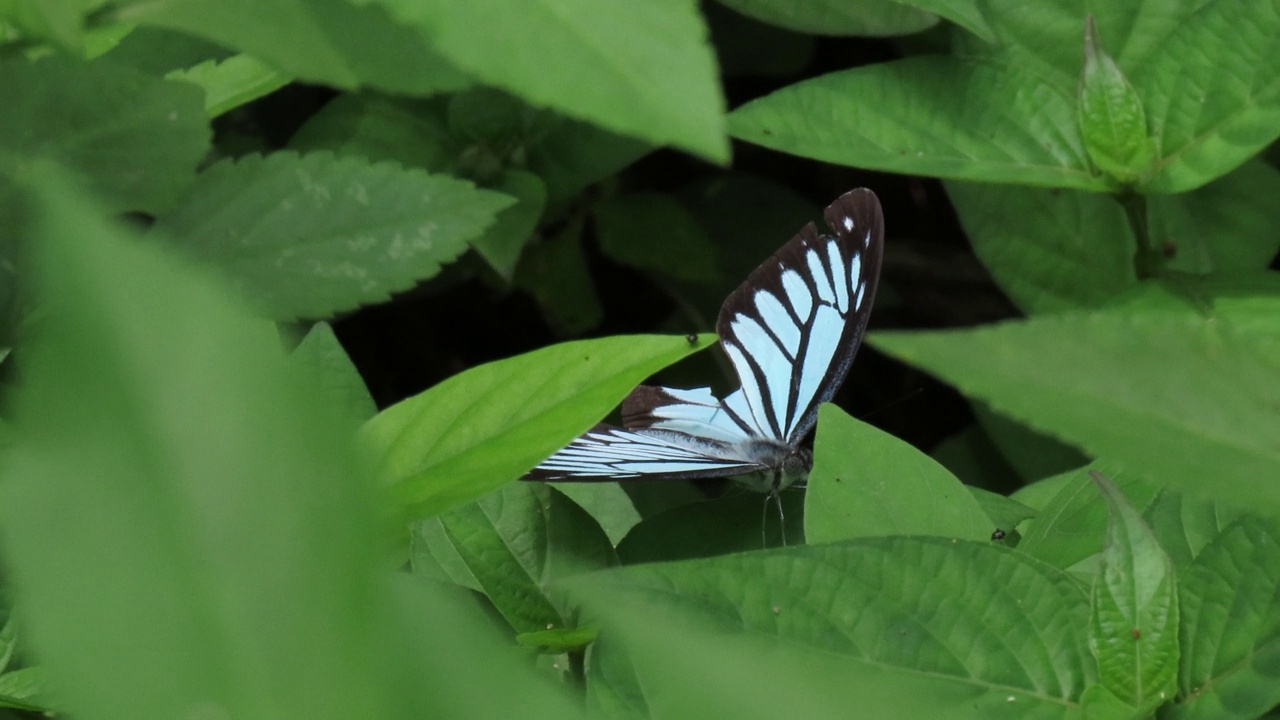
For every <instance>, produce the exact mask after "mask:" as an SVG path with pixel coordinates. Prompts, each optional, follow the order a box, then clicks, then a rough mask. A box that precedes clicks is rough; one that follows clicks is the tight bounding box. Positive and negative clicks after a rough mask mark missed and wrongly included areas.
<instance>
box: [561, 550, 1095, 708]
mask: <svg viewBox="0 0 1280 720" xmlns="http://www.w3.org/2000/svg"><path fill="white" fill-rule="evenodd" d="M565 587H566V589H567V590H568V591H569V592H570V593H571V594H572V595H573V596H574V597H575V598H580V599H582V600H583V601H584V603H585V606H586V612H587V613H588V614H589V615H590V616H593V617H595V616H598V617H600V618H601V630H600V637H601V640H602V643H601V644H599V645H597V646H596V647H595V648H593V655H592V657H593V662H599V663H601V664H603V665H605V666H607V667H610V668H612V669H613V670H614V671H615V673H618V672H619V671H621V670H622V668H625V667H626V665H630V666H631V667H630V670H631V673H632V675H633V676H634V677H636V678H638V679H639V682H638V683H635V684H633V685H631V688H630V689H629V690H627V689H624V690H623V695H622V697H624V698H629V700H624V702H627V703H629V704H631V705H632V706H633V707H634V705H635V703H636V702H640V703H643V704H644V705H647V706H648V708H649V710H650V712H651V714H652V715H653V716H657V717H668V716H680V717H698V716H704V717H705V716H706V713H707V712H709V711H714V710H719V711H721V712H726V713H730V714H733V715H735V716H744V717H789V716H793V715H792V713H795V715H794V716H796V717H842V716H845V715H847V713H848V708H850V707H855V706H856V707H859V708H862V709H863V711H864V712H865V713H866V714H867V715H868V716H871V717H877V718H882V717H883V718H899V717H903V718H906V717H912V718H920V717H942V716H946V717H965V718H968V717H973V718H980V717H991V716H993V715H999V716H1000V717H1041V718H1049V717H1061V718H1066V717H1072V716H1073V715H1074V714H1075V713H1078V712H1079V708H1078V706H1077V705H1076V702H1077V699H1078V698H1079V695H1080V693H1081V692H1082V691H1083V689H1084V686H1085V684H1086V682H1088V680H1089V677H1090V675H1091V673H1090V670H1089V668H1088V666H1087V664H1086V663H1087V662H1088V658H1087V655H1086V654H1087V650H1086V649H1085V644H1084V638H1083V628H1084V625H1085V623H1086V618H1087V612H1088V611H1087V606H1086V602H1085V599H1084V595H1083V593H1082V592H1081V591H1080V590H1079V589H1078V588H1077V587H1076V586H1075V584H1074V583H1073V582H1072V581H1071V580H1069V579H1068V578H1066V577H1065V576H1064V575H1062V574H1061V573H1059V572H1057V571H1055V570H1053V569H1052V568H1049V567H1048V566H1045V565H1043V564H1040V563H1038V562H1034V561H1029V560H1028V559H1026V558H1025V557H1022V556H1019V555H1018V554H1017V553H1015V552H1012V551H1009V550H1006V549H1004V548H999V547H994V546H991V545H990V544H989V543H985V542H984V543H970V542H965V541H951V540H945V539H941V538H866V539H861V540H856V541H847V542H841V543H834V544H828V545H813V546H806V547H789V548H783V549H778V550H771V551H765V552H754V553H741V554H736V555H730V556H726V557H719V558H712V559H707V560H691V561H685V562H679V563H660V564H650V565H642V566H636V567H630V568H623V569H620V570H609V571H606V572H604V573H597V574H593V575H588V576H583V577H581V578H576V579H574V580H572V581H569V582H567V583H565ZM606 643H608V644H606ZM619 647H621V648H622V650H624V651H625V652H626V653H627V656H626V657H625V658H623V659H622V660H623V665H622V666H621V667H619V665H618V664H617V663H616V662H615V661H616V660H617V659H618V658H617V657H616V654H617V653H618V652H619ZM610 655H613V657H609V656H610ZM625 675H626V673H625V672H621V673H619V674H617V675H615V677H619V678H620V680H625ZM761 678H768V682H762V680H761ZM620 687H622V686H620ZM713 714H714V712H713Z"/></svg>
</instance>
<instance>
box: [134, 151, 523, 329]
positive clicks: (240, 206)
mask: <svg viewBox="0 0 1280 720" xmlns="http://www.w3.org/2000/svg"><path fill="white" fill-rule="evenodd" d="M510 204H511V200H510V199H508V198H507V197H506V196H504V195H499V194H497V193H493V192H490V191H487V190H479V189H477V188H475V187H474V186H472V185H471V184H470V183H468V182H465V181H462V180H456V179H454V178H450V177H446V176H442V175H429V174H427V173H425V172H423V171H421V170H406V169H404V168H401V167H399V166H396V165H393V164H391V163H378V164H370V163H368V162H366V161H364V160H361V159H358V158H339V157H336V156H334V155H333V154H331V153H314V154H311V155H307V156H298V155H295V154H293V153H288V152H281V153H274V154H272V155H270V156H268V157H266V158H263V157H259V156H256V155H254V156H248V157H245V158H242V159H240V160H239V161H238V162H232V161H224V162H221V163H218V164H217V165H214V166H213V167H211V168H209V169H208V170H206V171H205V172H203V173H201V175H200V178H199V180H198V181H197V183H196V186H195V188H194V189H193V190H192V192H191V194H190V195H189V196H188V198H187V200H186V202H185V203H183V204H182V205H181V206H180V207H178V208H177V209H175V210H174V211H173V212H171V213H169V214H167V215H165V216H163V217H161V218H160V220H159V221H158V222H157V223H156V225H155V226H154V228H153V229H152V231H153V232H154V233H155V234H157V235H160V236H163V237H166V238H168V239H170V240H172V241H173V242H175V243H176V244H178V245H180V246H181V247H182V248H183V249H185V250H187V251H188V252H189V253H190V254H191V255H193V256H195V257H198V258H200V259H202V260H204V261H205V262H207V263H209V264H211V265H213V266H214V267H217V268H218V269H219V270H221V271H222V272H224V273H225V274H226V275H227V276H228V277H230V278H231V280H232V281H233V282H234V283H235V285H236V286H237V288H238V289H239V290H240V291H241V292H243V293H244V294H245V295H246V296H248V297H249V298H250V299H251V300H252V301H253V302H254V303H255V304H256V305H257V306H258V307H259V308H260V309H261V310H262V311H263V312H264V313H265V314H266V315H268V316H269V317H271V318H273V319H277V320H289V319H294V318H322V317H328V316H330V315H333V314H335V313H338V312H342V311H344V310H351V309H353V308H356V307H359V306H360V305H365V304H370V303H375V302H380V301H383V300H386V299H388V298H390V297H391V294H392V293H394V292H397V291H400V290H406V289H408V288H410V287H412V286H413V284H414V283H416V282H418V281H421V280H425V279H427V278H430V277H432V276H434V275H435V274H436V273H438V272H439V271H440V267H441V265H442V264H444V263H447V262H449V261H451V260H453V259H455V258H456V257H458V256H459V255H461V254H462V253H463V252H464V251H465V250H466V244H467V242H468V241H470V240H472V239H473V238H475V237H477V236H479V235H480V234H481V233H482V232H483V231H484V229H485V228H486V227H487V226H488V225H489V224H491V223H492V222H493V217H494V215H495V214H496V213H497V212H498V211H499V210H501V209H503V208H505V207H507V206H508V205H510Z"/></svg>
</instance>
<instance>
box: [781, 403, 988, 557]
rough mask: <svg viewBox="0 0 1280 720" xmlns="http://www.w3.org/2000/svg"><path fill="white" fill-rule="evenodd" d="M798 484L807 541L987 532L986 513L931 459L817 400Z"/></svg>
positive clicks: (982, 535) (969, 536) (980, 535)
mask: <svg viewBox="0 0 1280 720" xmlns="http://www.w3.org/2000/svg"><path fill="white" fill-rule="evenodd" d="M813 450H814V463H813V472H812V473H810V474H809V485H808V488H807V489H806V491H805V508H804V514H805V525H804V532H805V537H806V538H807V539H808V540H809V542H811V543H818V542H829V541H832V540H845V539H848V538H856V537H875V536H879V535H937V536H940V537H948V538H960V539H963V540H987V539H989V538H990V537H991V530H992V526H991V519H990V518H989V517H987V514H986V513H985V512H983V511H982V508H981V506H979V505H978V501H977V500H975V499H974V497H973V495H972V494H970V493H969V491H968V490H966V489H965V487H964V485H962V484H961V483H960V481H959V480H957V479H956V478H955V476H954V475H952V474H951V473H949V472H947V470H946V468H944V467H942V466H941V465H939V464H938V463H936V462H934V460H933V459H932V458H930V457H929V456H928V455H925V454H924V453H921V452H920V451H919V450H916V449H915V448H913V447H911V446H910V445H908V444H907V443H906V442H904V441H902V440H899V439H898V438H895V437H893V436H892V435H889V434H887V433H884V432H882V431H880V430H877V429H876V428H874V427H872V426H871V425H868V424H866V423H863V422H859V421H857V420H854V419H853V418H851V417H849V416H848V415H847V414H845V412H844V411H842V410H840V408H838V407H836V406H834V405H831V404H829V403H828V404H824V405H823V406H822V408H821V409H820V410H819V411H818V436H817V439H816V440H815V441H814V448H813Z"/></svg>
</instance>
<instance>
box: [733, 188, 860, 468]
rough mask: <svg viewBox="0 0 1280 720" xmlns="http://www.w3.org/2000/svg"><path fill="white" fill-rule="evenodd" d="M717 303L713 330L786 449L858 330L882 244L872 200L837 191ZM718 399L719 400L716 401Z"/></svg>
mask: <svg viewBox="0 0 1280 720" xmlns="http://www.w3.org/2000/svg"><path fill="white" fill-rule="evenodd" d="M823 215H824V218H825V219H826V221H827V224H828V225H829V226H830V227H831V230H832V231H833V233H834V234H831V235H819V234H818V232H817V230H816V228H815V227H814V226H813V225H812V224H810V225H807V226H805V227H804V228H802V229H801V230H800V233H799V234H798V235H796V236H795V237H794V238H792V239H791V241H790V242H788V243H787V244H786V245H784V246H783V247H782V249H780V250H778V252H776V253H774V255H773V257H771V258H769V260H767V261H765V262H764V264H762V265H761V266H760V267H758V268H756V270H755V271H753V272H752V273H751V275H750V276H749V277H748V278H747V281H746V282H744V283H743V284H742V285H741V286H739V287H738V289H737V290H734V291H733V293H732V294H731V295H729V297H728V298H727V299H726V300H725V302H724V305H723V306H722V307H721V309H720V317H719V319H718V321H717V324H716V330H717V332H719V334H720V342H721V345H722V346H723V347H724V349H725V353H726V354H728V356H729V359H730V361H731V362H732V363H733V366H734V369H735V370H737V372H738V377H739V379H740V380H741V381H742V389H741V391H740V392H742V394H743V400H744V401H745V404H746V406H747V408H748V411H749V413H750V415H751V418H750V420H749V421H750V422H754V424H755V425H756V427H758V428H759V430H760V431H761V433H762V434H763V435H764V436H766V437H771V438H775V439H778V440H781V441H784V442H786V443H788V444H792V445H794V444H795V443H797V442H799V441H800V440H801V439H802V438H803V437H804V436H805V434H807V433H808V432H809V430H810V429H811V428H812V427H813V424H814V422H815V421H816V419H817V413H818V406H819V405H820V404H822V403H824V402H826V401H828V400H830V399H831V397H832V396H833V395H834V394H835V392H836V390H837V389H839V387H840V383H841V382H843V380H844V376H845V374H846V373H847V372H848V370H849V366H850V365H851V364H852V362H853V356H854V354H855V353H857V350H858V346H859V345H860V344H861V342H862V336H863V334H864V333H865V332H866V327H867V318H868V316H869V315H870V312H871V302H872V298H873V296H874V295H875V289H876V280H877V278H878V277H879V274H880V262H881V256H882V255H883V246H884V220H883V217H882V215H881V212H880V203H879V201H878V200H876V197H875V195H874V194H873V193H872V192H871V191H870V190H865V189H858V190H853V191H850V192H848V193H845V194H844V195H842V196H841V197H840V198H838V199H837V200H836V201H835V202H834V203H832V204H831V205H830V206H829V207H827V209H826V211H825V212H824V214H823ZM727 403H728V399H726V404H727Z"/></svg>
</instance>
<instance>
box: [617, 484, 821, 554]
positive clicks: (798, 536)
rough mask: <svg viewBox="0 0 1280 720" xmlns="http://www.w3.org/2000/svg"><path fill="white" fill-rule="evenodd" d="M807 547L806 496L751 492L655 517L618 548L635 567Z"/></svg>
mask: <svg viewBox="0 0 1280 720" xmlns="http://www.w3.org/2000/svg"><path fill="white" fill-rule="evenodd" d="M779 505H780V506H781V507H779ZM779 513H781V518H779ZM707 528H715V532H714V533H710V532H707ZM781 528H785V532H784V531H782V529H781ZM804 542H805V535H804V495H803V494H802V493H800V492H796V491H788V492H783V493H782V494H781V495H780V496H778V497H770V496H768V495H764V494H761V493H754V492H751V493H741V494H737V495H731V496H729V497H722V498H719V499H716V500H704V501H700V502H691V503H687V504H684V505H679V506H676V507H673V508H670V509H667V510H664V511H662V512H658V513H655V514H652V515H649V516H648V517H646V518H645V519H644V520H642V521H640V523H639V524H637V525H636V526H635V527H634V528H632V529H631V532H629V533H627V537H626V538H625V539H623V541H622V542H620V543H618V557H619V558H621V559H622V562H623V563H624V564H626V565H635V564H637V563H649V562H662V561H668V560H687V559H690V558H706V557H716V556H718V555H728V554H730V553H736V552H746V551H750V550H760V549H763V548H770V547H782V546H784V545H797V544H802V543H804Z"/></svg>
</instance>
